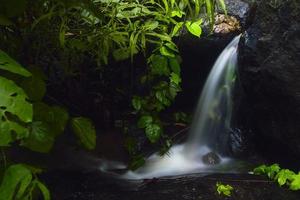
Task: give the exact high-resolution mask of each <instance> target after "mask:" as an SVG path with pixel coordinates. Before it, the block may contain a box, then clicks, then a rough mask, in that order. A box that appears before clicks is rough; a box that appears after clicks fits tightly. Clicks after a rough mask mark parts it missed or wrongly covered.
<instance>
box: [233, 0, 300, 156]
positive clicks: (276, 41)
mask: <svg viewBox="0 0 300 200" xmlns="http://www.w3.org/2000/svg"><path fill="white" fill-rule="evenodd" d="M239 80H240V84H241V88H242V89H243V91H241V92H240V95H242V97H241V96H240V97H239V99H240V100H242V103H241V104H239V107H240V108H242V109H241V111H240V115H238V119H236V120H237V121H239V123H240V124H242V126H246V127H249V128H251V129H253V130H254V132H255V133H256V137H257V141H258V142H260V144H261V145H260V146H261V147H263V149H268V147H270V148H271V149H272V151H271V152H272V153H273V154H275V152H277V150H278V151H286V152H287V153H286V154H285V155H286V156H287V155H293V156H294V155H295V156H297V157H300V132H299V130H300V123H299V121H300V1H299V0H286V1H281V0H278V1H274V0H258V1H257V7H256V14H255V18H254V19H253V22H252V24H248V28H247V30H246V32H245V33H244V36H243V38H242V40H241V43H240V47H239ZM270 148H269V149H270Z"/></svg>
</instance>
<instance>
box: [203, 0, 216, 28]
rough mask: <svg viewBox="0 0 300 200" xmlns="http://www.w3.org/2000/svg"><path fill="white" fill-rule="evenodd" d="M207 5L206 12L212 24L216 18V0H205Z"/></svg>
mask: <svg viewBox="0 0 300 200" xmlns="http://www.w3.org/2000/svg"><path fill="white" fill-rule="evenodd" d="M205 5H206V13H207V15H208V18H209V22H210V24H211V26H212V25H213V23H214V20H215V19H214V18H215V7H214V6H215V4H214V0H205Z"/></svg>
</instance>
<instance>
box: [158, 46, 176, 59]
mask: <svg viewBox="0 0 300 200" xmlns="http://www.w3.org/2000/svg"><path fill="white" fill-rule="evenodd" d="M159 51H160V53H161V55H163V56H167V57H171V58H175V54H174V53H173V52H172V51H170V50H169V49H168V48H167V47H165V46H162V47H161V48H160V49H159Z"/></svg>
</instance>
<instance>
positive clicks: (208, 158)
mask: <svg viewBox="0 0 300 200" xmlns="http://www.w3.org/2000/svg"><path fill="white" fill-rule="evenodd" d="M202 161H203V162H204V163H205V164H207V165H216V164H219V163H220V157H219V156H218V155H217V154H216V153H214V152H209V153H208V154H206V155H204V156H203V157H202Z"/></svg>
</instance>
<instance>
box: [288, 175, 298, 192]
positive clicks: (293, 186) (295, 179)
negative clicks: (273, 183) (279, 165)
mask: <svg viewBox="0 0 300 200" xmlns="http://www.w3.org/2000/svg"><path fill="white" fill-rule="evenodd" d="M292 179H293V180H292V182H291V184H290V189H291V190H300V173H298V174H297V175H294V176H293V177H292Z"/></svg>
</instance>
